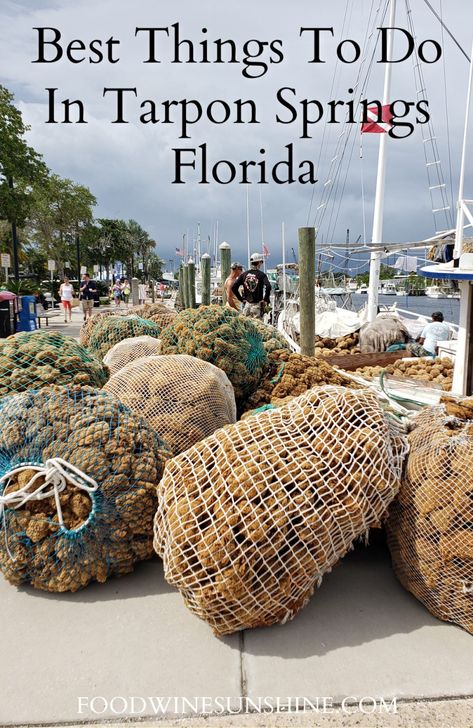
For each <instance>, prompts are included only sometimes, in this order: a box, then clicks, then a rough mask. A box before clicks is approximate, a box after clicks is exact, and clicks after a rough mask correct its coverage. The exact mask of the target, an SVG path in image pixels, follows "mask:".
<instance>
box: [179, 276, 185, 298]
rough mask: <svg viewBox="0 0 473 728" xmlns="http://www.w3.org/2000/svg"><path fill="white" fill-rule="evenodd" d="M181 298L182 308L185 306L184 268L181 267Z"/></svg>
mask: <svg viewBox="0 0 473 728" xmlns="http://www.w3.org/2000/svg"><path fill="white" fill-rule="evenodd" d="M179 298H180V299H181V308H185V304H184V268H183V266H182V265H181V267H180V268H179Z"/></svg>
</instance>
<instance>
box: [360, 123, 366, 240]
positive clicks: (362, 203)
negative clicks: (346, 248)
mask: <svg viewBox="0 0 473 728" xmlns="http://www.w3.org/2000/svg"><path fill="white" fill-rule="evenodd" d="M363 167H364V165H363V137H362V135H361V134H360V176H361V218H362V225H363V240H366V203H365V177H364V173H363V172H364V170H363Z"/></svg>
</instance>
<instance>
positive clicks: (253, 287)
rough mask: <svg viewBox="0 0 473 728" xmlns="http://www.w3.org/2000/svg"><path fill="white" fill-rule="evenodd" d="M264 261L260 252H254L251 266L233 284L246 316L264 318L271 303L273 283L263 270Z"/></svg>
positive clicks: (233, 289)
mask: <svg viewBox="0 0 473 728" xmlns="http://www.w3.org/2000/svg"><path fill="white" fill-rule="evenodd" d="M263 262H264V258H263V256H262V255H261V254H260V253H253V255H252V256H251V258H250V264H251V268H250V269H249V270H246V271H245V272H244V273H242V274H241V275H239V276H238V278H237V279H236V281H235V283H234V284H233V286H232V292H233V293H234V294H235V296H236V297H237V298H238V300H239V301H241V302H242V303H243V311H242V313H243V315H244V316H251V317H252V318H263V315H264V312H265V308H266V306H268V305H269V294H270V292H271V284H270V282H269V280H268V276H267V275H266V273H264V272H263V271H262V270H261V266H262V265H263Z"/></svg>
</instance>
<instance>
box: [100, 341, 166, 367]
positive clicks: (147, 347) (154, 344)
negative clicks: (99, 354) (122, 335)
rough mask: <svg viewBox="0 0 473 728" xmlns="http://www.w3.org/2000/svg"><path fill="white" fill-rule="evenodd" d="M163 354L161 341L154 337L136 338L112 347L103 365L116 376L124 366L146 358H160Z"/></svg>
mask: <svg viewBox="0 0 473 728" xmlns="http://www.w3.org/2000/svg"><path fill="white" fill-rule="evenodd" d="M160 353H161V340H160V339H154V338H153V337H152V336H135V337H133V338H131V339H124V340H123V341H119V342H118V344H115V346H112V348H111V349H110V351H108V352H107V353H106V354H105V356H104V359H103V363H104V364H106V366H108V368H109V369H110V374H115V373H116V372H118V371H119V370H120V369H122V368H123V367H124V366H126V365H127V364H129V363H130V362H132V361H136V359H142V358H143V357H145V356H158V355H159V354H160Z"/></svg>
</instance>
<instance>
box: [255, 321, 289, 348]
mask: <svg viewBox="0 0 473 728" xmlns="http://www.w3.org/2000/svg"><path fill="white" fill-rule="evenodd" d="M251 323H252V324H254V325H255V326H256V328H257V329H258V331H259V333H260V334H261V338H262V339H263V346H264V348H265V351H266V353H267V354H270V353H271V352H272V351H277V350H278V349H288V350H289V349H290V347H289V344H288V343H287V341H286V339H285V338H284V336H283V335H282V334H280V333H279V331H278V330H277V329H275V328H274V326H270V325H269V324H265V323H263V321H260V320H259V319H252V320H251Z"/></svg>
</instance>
